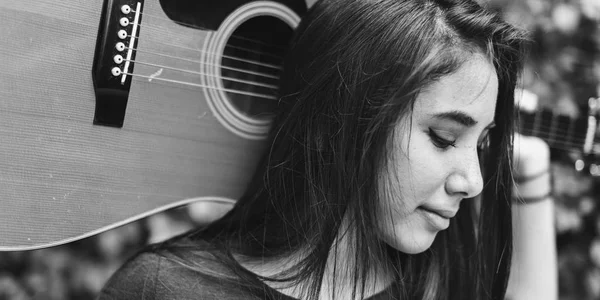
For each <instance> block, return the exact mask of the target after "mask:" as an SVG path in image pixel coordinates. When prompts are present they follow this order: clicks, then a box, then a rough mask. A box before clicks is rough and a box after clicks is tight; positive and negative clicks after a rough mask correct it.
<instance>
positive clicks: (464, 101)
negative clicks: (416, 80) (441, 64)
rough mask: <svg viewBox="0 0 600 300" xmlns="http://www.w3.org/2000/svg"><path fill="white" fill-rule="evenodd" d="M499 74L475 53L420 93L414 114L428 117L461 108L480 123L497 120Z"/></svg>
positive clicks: (418, 116) (460, 109) (419, 116)
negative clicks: (495, 115) (495, 114)
mask: <svg viewBox="0 0 600 300" xmlns="http://www.w3.org/2000/svg"><path fill="white" fill-rule="evenodd" d="M497 95H498V77H497V76H496V71H495V69H494V67H493V66H492V65H491V64H490V63H489V62H488V61H487V60H486V58H484V57H483V56H482V55H472V56H471V58H470V59H468V60H467V61H466V62H465V63H463V65H462V66H461V67H460V68H459V69H458V70H457V71H456V72H454V73H452V74H450V75H446V76H443V77H441V78H440V79H439V80H437V81H435V82H434V83H432V84H431V85H430V86H428V87H427V88H426V89H424V90H422V91H421V93H419V95H418V96H417V101H416V102H415V105H414V110H413V117H414V118H416V119H421V118H426V117H428V116H430V115H434V114H437V113H441V112H447V111H457V110H458V111H462V112H464V113H467V114H468V115H470V116H472V117H473V118H474V119H475V120H476V121H478V122H480V123H485V124H484V126H485V125H487V124H488V123H490V122H492V121H493V120H494V113H495V108H496V99H497Z"/></svg>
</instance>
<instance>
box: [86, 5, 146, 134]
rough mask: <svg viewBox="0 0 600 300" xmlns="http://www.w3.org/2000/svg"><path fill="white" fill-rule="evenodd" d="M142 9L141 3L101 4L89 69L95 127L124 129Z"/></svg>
mask: <svg viewBox="0 0 600 300" xmlns="http://www.w3.org/2000/svg"><path fill="white" fill-rule="evenodd" d="M142 9H143V0H138V1H131V0H129V1H118V0H106V1H105V2H104V5H103V7H102V16H101V18H100V26H99V29H98V38H97V41H96V52H95V54H94V65H93V67H92V78H93V80H94V91H95V94H96V110H95V113H94V124H95V125H104V126H111V127H119V128H120V127H123V121H124V119H125V111H126V109H127V99H128V98H129V89H130V87H131V78H132V76H131V74H132V72H133V67H134V63H133V61H135V52H136V47H137V39H138V37H139V33H140V22H141V19H142Z"/></svg>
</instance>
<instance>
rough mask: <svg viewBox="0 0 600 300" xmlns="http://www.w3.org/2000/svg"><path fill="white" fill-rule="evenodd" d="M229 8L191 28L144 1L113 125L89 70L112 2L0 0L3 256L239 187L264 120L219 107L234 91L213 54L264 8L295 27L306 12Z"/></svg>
mask: <svg viewBox="0 0 600 300" xmlns="http://www.w3.org/2000/svg"><path fill="white" fill-rule="evenodd" d="M109 2H113V1H107V3H109ZM129 2H131V3H132V7H135V2H134V1H129ZM172 2H173V1H171V3H172ZM180 2H181V3H184V2H185V1H180ZM192 2H193V1H192ZM196 2H202V3H205V4H206V7H211V6H217V5H218V4H219V3H221V2H222V1H220V2H217V1H196ZM211 2H214V3H211ZM225 2H228V1H225ZM236 2H239V3H236V4H235V5H230V6H231V8H232V9H233V11H230V12H226V14H223V16H224V17H225V19H223V20H216V21H215V20H211V22H212V24H217V25H219V26H218V27H216V28H208V29H199V28H198V27H199V26H200V25H202V24H203V22H202V20H201V19H200V20H197V21H198V22H196V24H192V23H190V22H193V21H194V20H192V19H190V15H189V14H188V16H187V17H186V18H187V19H185V20H181V21H178V22H179V23H178V22H175V21H174V20H173V19H172V18H173V16H174V15H175V16H176V15H177V9H175V10H174V11H173V12H170V13H169V14H170V15H167V14H166V13H165V10H164V9H163V6H161V3H160V2H159V1H158V0H146V1H144V3H143V13H141V14H140V19H141V22H140V23H139V24H138V25H139V27H138V32H139V36H138V37H137V41H136V44H135V47H136V48H137V49H136V53H135V62H132V65H131V67H130V69H133V71H130V72H132V73H131V75H129V76H130V77H132V78H129V79H127V80H130V87H129V90H128V96H127V101H126V103H127V104H126V112H125V118H124V121H123V124H122V126H121V127H119V126H102V125H97V124H94V119H95V113H96V109H97V90H95V86H94V79H93V76H92V70H93V65H94V61H95V54H96V55H97V53H95V52H97V43H98V39H97V36H98V34H99V30H100V29H101V28H99V26H101V25H100V24H101V22H102V20H101V17H102V14H103V5H108V4H105V3H103V2H102V1H100V0H78V1H71V0H59V1H56V0H54V1H50V0H29V1H1V2H0V32H1V34H0V36H1V38H0V61H1V64H0V66H1V67H0V139H1V141H0V201H1V202H0V250H25V249H35V248H42V247H48V246H53V245H59V244H63V243H66V242H69V241H73V240H76V239H80V238H83V237H86V236H89V235H92V234H95V233H99V232H102V231H105V230H108V229H110V228H113V227H115V226H118V225H120V224H124V223H126V222H130V221H132V220H135V219H139V218H141V217H143V216H146V215H147V214H149V213H152V212H156V211H158V210H163V209H166V208H169V207H173V206H177V205H183V204H186V203H187V202H186V201H187V200H186V199H190V198H194V197H200V196H205V197H213V196H214V197H225V198H229V199H237V198H238V197H239V196H240V195H241V193H242V192H243V191H244V189H245V187H246V184H247V183H248V181H249V179H250V176H251V175H252V173H253V171H254V169H255V167H256V163H257V160H258V158H259V156H260V155H261V153H262V152H263V150H264V148H265V144H264V138H265V135H266V132H267V131H268V118H253V117H252V116H249V115H245V114H244V113H243V112H241V113H240V111H242V109H237V108H239V107H240V105H239V102H240V101H243V100H244V99H243V98H239V99H237V98H236V99H237V100H236V101H238V104H236V103H234V102H233V101H227V98H228V97H230V96H231V95H232V94H230V93H228V92H227V91H228V90H229V91H230V90H235V89H236V85H235V84H233V85H231V84H229V85H226V84H223V82H220V81H218V79H219V78H218V77H219V76H221V75H222V74H223V72H221V73H219V71H223V69H222V68H219V65H220V64H221V63H222V62H224V59H223V57H220V56H217V58H219V59H215V58H214V57H215V55H221V54H222V53H223V52H225V50H223V49H224V47H225V46H226V45H225V44H226V43H228V42H227V37H228V36H229V35H231V32H232V30H234V29H235V28H236V26H238V25H239V24H241V23H242V22H244V20H245V19H244V18H246V19H248V18H250V17H252V16H255V15H261V14H266V15H270V16H271V17H275V18H276V19H279V20H280V21H281V22H283V23H285V24H287V25H288V26H289V27H290V28H293V27H295V25H296V24H297V22H298V21H299V15H301V14H302V13H303V11H302V10H301V9H298V8H296V7H293V6H294V5H295V4H294V5H291V6H292V7H291V8H290V5H287V4H285V3H282V2H271V1H263V2H253V3H254V4H253V3H252V2H249V1H236ZM186 3H187V2H186ZM190 3H191V2H190ZM188 4H189V3H188ZM230 4H231V3H230ZM244 6H245V7H246V8H245V9H242V10H240V8H241V7H244ZM295 6H297V7H301V8H304V9H306V3H304V2H303V1H301V3H300V4H298V5H295ZM182 7H185V6H183V5H182ZM134 9H135V8H134ZM236 11H237V12H236ZM209 13H210V12H209ZM244 14H246V15H244ZM208 15H210V14H207V16H208ZM227 18H229V21H228V19H227ZM236 18H237V19H236ZM184 22H185V23H186V24H181V23H184ZM215 22H216V23H215ZM235 22H238V23H239V24H236V23H235ZM198 24H200V25H198ZM240 26H241V25H240ZM232 28H233V29H232ZM227 30H229V32H228V31H227ZM259 31H260V30H259ZM290 32H291V31H290ZM282 45H284V44H282ZM111 49H112V48H111ZM138 50H139V51H138ZM238 54H239V53H238ZM124 56H125V55H124ZM238 56H239V55H238ZM249 57H250V56H249ZM182 70H183V71H182ZM234 75H235V74H234ZM240 76H241V75H240ZM215 78H216V79H215ZM181 83H185V84H181ZM215 86H216V87H215ZM230 98H231V97H230ZM236 105H237V106H236ZM223 107H224V108H223ZM236 109H237V110H236ZM236 115H237V116H238V119H237V120H235V119H234V118H233V117H235V116H236ZM232 116H233V117H232ZM236 126H237V127H236Z"/></svg>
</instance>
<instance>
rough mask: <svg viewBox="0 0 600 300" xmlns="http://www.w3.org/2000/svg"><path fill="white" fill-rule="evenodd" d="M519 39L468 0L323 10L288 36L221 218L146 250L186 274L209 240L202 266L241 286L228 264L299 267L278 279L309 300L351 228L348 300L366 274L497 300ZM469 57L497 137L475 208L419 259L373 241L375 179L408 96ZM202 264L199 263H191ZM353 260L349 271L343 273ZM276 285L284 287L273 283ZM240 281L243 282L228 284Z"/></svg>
mask: <svg viewBox="0 0 600 300" xmlns="http://www.w3.org/2000/svg"><path fill="white" fill-rule="evenodd" d="M524 36H525V35H524V34H523V32H521V31H519V30H517V29H515V28H514V27H512V26H511V25H509V24H507V23H506V22H504V21H503V20H502V19H501V18H500V17H499V16H498V15H497V14H494V13H492V12H488V11H486V10H484V9H483V8H482V7H480V6H479V5H478V4H477V3H476V2H474V1H468V0H324V1H320V2H318V3H316V4H315V5H314V6H313V7H312V8H311V9H310V11H309V13H308V14H307V15H306V16H305V17H304V18H303V20H302V22H301V23H300V25H299V27H298V28H297V29H296V31H295V36H294V38H293V40H292V42H291V45H290V49H289V53H288V54H287V57H286V59H285V62H284V68H283V73H282V76H281V86H280V100H279V102H278V106H277V113H276V117H275V119H274V121H273V126H272V130H271V132H270V137H269V140H268V142H269V147H268V150H267V151H266V153H265V154H264V156H263V157H262V159H261V161H260V164H259V166H258V168H257V170H256V173H255V174H254V177H253V179H252V181H251V182H250V184H249V186H248V188H247V191H246V192H245V194H244V195H243V197H242V198H241V199H239V201H238V202H237V204H236V205H235V206H234V207H233V209H232V210H231V211H230V212H228V213H227V214H226V215H225V216H224V217H223V218H221V219H219V220H218V221H216V222H214V223H212V224H211V225H209V226H208V227H206V228H200V229H198V230H194V231H191V232H189V233H187V234H185V235H183V236H180V237H178V238H176V239H173V240H171V241H168V242H167V243H165V244H163V245H161V247H157V248H155V250H156V251H160V252H161V253H164V255H166V256H168V257H171V258H172V259H175V260H177V261H179V262H181V263H183V264H185V265H186V266H189V267H191V268H194V269H197V270H198V271H199V272H203V273H207V272H206V270H204V271H203V266H202V265H201V264H195V262H194V255H192V253H193V249H195V247H199V245H206V243H205V242H206V241H210V243H209V244H210V245H211V246H210V247H211V249H212V250H211V251H213V254H214V255H212V256H211V257H212V258H213V259H216V260H218V261H220V262H221V263H222V264H225V265H226V266H229V268H230V269H231V270H233V271H234V272H236V274H245V273H244V272H243V271H242V270H241V269H240V268H241V267H240V265H239V264H238V263H237V262H236V260H235V259H234V258H233V254H236V255H239V256H241V257H246V258H250V259H252V258H254V259H256V260H257V261H260V260H268V259H276V258H282V257H286V256H287V255H290V254H292V253H296V252H298V251H300V250H304V251H307V252H306V254H307V255H306V256H305V257H303V259H302V260H301V261H300V262H299V263H298V264H297V265H295V266H294V267H293V268H292V269H293V270H294V272H291V270H282V271H284V272H282V273H281V274H282V277H278V278H262V279H263V280H267V281H268V280H279V281H287V282H291V283H293V282H299V281H305V282H308V283H309V284H308V288H307V289H306V290H305V291H304V292H305V296H306V298H310V299H317V297H318V293H319V291H320V287H321V282H322V279H323V274H324V271H325V266H326V262H327V259H328V256H329V253H330V251H331V250H332V247H334V245H336V243H335V241H336V238H337V237H338V234H339V231H340V230H342V229H343V228H341V226H342V220H343V219H344V218H345V217H346V218H347V219H348V220H350V221H351V226H352V229H353V233H354V236H353V239H352V241H353V243H354V245H353V246H354V247H355V249H356V252H357V253H356V255H355V256H353V257H344V258H338V259H345V260H349V261H350V262H349V265H350V266H354V272H353V276H354V277H353V278H354V279H355V281H354V282H355V287H354V293H355V294H357V295H363V293H364V289H365V283H364V282H360V280H359V278H365V276H364V275H365V274H367V272H369V270H371V269H373V268H375V269H376V270H378V271H381V272H387V274H394V276H395V278H396V281H397V284H396V285H395V287H396V288H395V289H392V288H391V289H389V292H390V293H393V294H396V293H397V294H398V295H397V296H398V297H400V298H401V299H409V298H410V299H423V298H427V299H502V298H503V297H504V294H505V290H506V285H507V281H508V275H509V268H510V259H511V244H512V234H511V230H512V227H511V210H510V205H511V204H510V199H509V197H510V195H511V187H512V184H511V182H512V175H511V152H512V133H513V114H514V108H513V107H514V96H513V94H514V89H515V85H516V82H517V77H518V74H519V71H520V69H521V60H522V56H523V49H522V48H523V46H522V45H523V42H524V40H525V39H524ZM474 53H481V54H483V55H485V56H486V57H487V58H488V59H489V61H490V63H491V64H493V66H494V67H495V70H496V73H497V76H498V80H499V91H498V99H497V107H496V116H495V122H496V127H495V128H494V129H492V130H491V132H490V140H489V148H488V150H487V153H486V155H483V154H482V155H481V160H482V168H483V169H484V170H486V172H484V182H485V183H486V184H485V186H484V190H483V193H482V199H484V200H483V201H482V205H481V209H480V210H479V211H475V208H474V206H473V202H474V201H463V202H462V204H461V206H463V207H461V209H460V211H459V213H458V215H457V216H456V217H455V219H454V220H453V221H452V222H451V225H450V228H449V229H448V230H446V231H443V232H440V233H438V235H437V237H436V240H435V242H434V244H433V245H432V246H431V248H430V249H429V250H427V251H425V252H424V253H421V254H416V255H407V254H403V253H400V252H399V251H396V250H394V249H391V248H390V247H389V246H386V245H385V244H384V243H382V242H381V241H380V240H379V238H378V224H377V209H378V207H379V206H378V205H379V204H380V203H382V200H380V198H381V193H379V192H378V191H379V186H380V183H379V179H378V176H377V174H380V173H381V170H382V168H384V165H385V163H386V157H388V155H389V153H388V151H389V140H390V138H391V135H392V131H393V128H394V127H395V124H397V122H398V120H399V119H400V118H401V117H402V116H405V115H406V114H409V113H410V112H411V109H412V106H413V104H414V102H415V99H416V97H417V95H418V94H419V92H420V91H421V90H422V89H423V88H424V87H427V86H428V85H429V84H431V83H432V82H435V81H436V80H437V79H439V78H440V77H442V76H444V75H448V74H452V73H453V72H455V71H456V70H457V69H458V68H459V67H461V65H462V64H463V63H464V62H465V60H466V59H469V57H472V54H474ZM203 259H205V258H203ZM352 260H354V261H352ZM283 275H285V276H283ZM240 276H242V275H240Z"/></svg>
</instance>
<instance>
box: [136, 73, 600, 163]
mask: <svg viewBox="0 0 600 300" xmlns="http://www.w3.org/2000/svg"><path fill="white" fill-rule="evenodd" d="M125 74H127V75H130V76H132V77H141V78H146V79H149V80H157V81H163V82H168V83H176V84H182V85H188V86H192V87H199V88H205V89H214V90H222V91H225V92H230V93H235V94H242V95H246V96H252V97H258V98H263V99H268V100H277V97H275V96H269V95H264V94H258V93H252V92H246V91H240V90H235V89H228V88H218V87H214V86H207V85H203V84H196V83H190V82H184V81H178V80H171V79H165V78H155V77H152V76H145V75H139V74H132V73H125ZM143 82H146V80H143ZM531 133H532V135H534V136H538V135H539V134H541V133H545V132H544V131H542V130H534V131H532V132H531ZM584 141H585V140H581V143H577V141H574V140H572V141H564V142H562V141H558V140H556V141H554V142H552V143H548V145H549V147H550V148H554V149H559V150H568V151H571V152H578V153H583V150H582V149H580V148H581V147H582V145H583V142H584ZM597 153H600V152H599V151H596V150H595V149H592V150H591V151H590V154H597Z"/></svg>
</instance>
